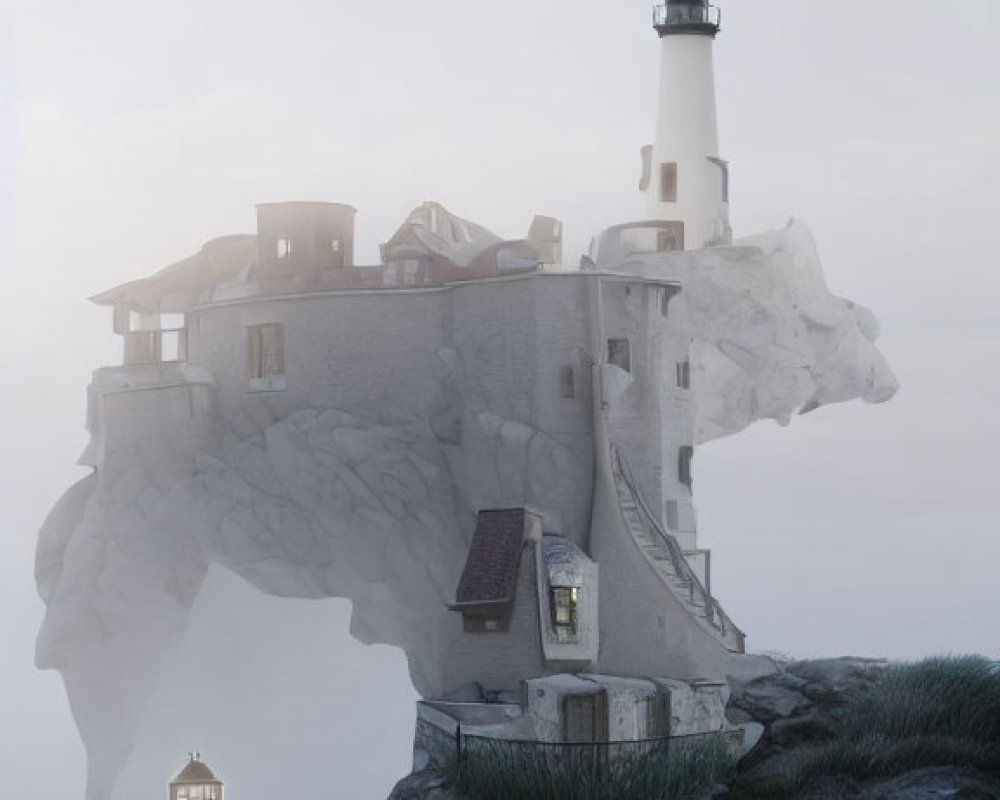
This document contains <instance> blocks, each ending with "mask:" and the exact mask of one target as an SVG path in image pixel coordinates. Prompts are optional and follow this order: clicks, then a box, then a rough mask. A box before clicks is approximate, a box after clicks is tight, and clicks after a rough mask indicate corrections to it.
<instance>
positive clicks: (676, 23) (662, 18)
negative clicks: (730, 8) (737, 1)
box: [653, 2, 722, 33]
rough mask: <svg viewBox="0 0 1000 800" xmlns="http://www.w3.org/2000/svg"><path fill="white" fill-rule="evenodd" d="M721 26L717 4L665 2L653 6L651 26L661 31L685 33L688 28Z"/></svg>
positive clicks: (714, 29) (720, 16)
mask: <svg viewBox="0 0 1000 800" xmlns="http://www.w3.org/2000/svg"><path fill="white" fill-rule="evenodd" d="M721 26H722V12H721V11H720V10H719V7H718V6H715V5H712V4H711V3H705V2H694V3H684V2H666V3H659V4H657V5H655V6H653V27H655V28H656V29H657V30H660V32H661V33H685V32H686V31H688V30H701V29H712V31H713V32H715V31H718V30H719V28H720V27H721Z"/></svg>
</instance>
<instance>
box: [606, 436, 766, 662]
mask: <svg viewBox="0 0 1000 800" xmlns="http://www.w3.org/2000/svg"><path fill="white" fill-rule="evenodd" d="M611 462H612V465H613V468H614V477H615V490H616V492H617V494H618V507H619V509H620V510H621V514H622V519H623V520H624V521H625V525H626V527H627V528H628V530H629V532H630V533H631V534H632V539H633V541H634V542H635V544H636V546H637V547H638V548H639V550H640V551H641V552H642V554H643V555H644V556H645V557H646V560H647V561H648V562H649V563H650V564H651V565H652V567H653V569H654V570H656V574H657V575H659V576H660V580H661V581H662V582H663V583H664V584H665V585H666V587H667V588H668V589H669V590H670V592H671V593H672V594H673V595H674V597H676V598H677V599H678V600H679V601H680V602H681V604H682V605H683V606H684V607H685V608H686V609H687V610H688V611H689V612H690V614H691V615H692V616H693V617H694V618H695V620H696V621H697V623H698V624H699V625H700V626H701V627H702V628H703V629H704V630H705V631H706V632H708V633H709V634H711V635H712V636H713V637H714V638H715V639H716V640H718V642H719V643H720V644H721V645H722V646H723V647H725V648H726V649H727V650H729V651H730V652H733V653H743V652H745V649H746V648H745V640H746V636H745V635H744V633H743V631H741V630H740V629H739V628H738V627H736V625H735V624H734V623H733V621H732V620H731V619H730V618H729V616H728V615H727V614H726V612H725V611H723V610H722V606H720V605H719V603H718V602H717V601H716V600H715V598H714V597H712V596H711V595H710V594H709V593H708V591H707V590H706V589H705V587H704V585H703V584H702V582H701V581H700V580H699V579H698V576H697V574H695V571H694V569H692V567H691V565H690V564H688V561H687V559H686V558H685V557H684V551H683V550H682V549H681V546H680V543H679V542H678V541H677V540H676V539H675V538H674V537H673V536H671V535H670V534H669V533H667V532H666V531H665V530H663V528H662V527H661V526H660V524H659V522H657V521H656V518H655V517H654V515H653V514H652V512H650V510H649V507H648V506H647V505H646V503H645V501H644V500H643V497H642V494H641V493H640V492H639V488H638V486H637V484H636V482H635V478H634V477H633V475H632V471H631V469H630V467H629V464H628V461H627V460H626V459H625V456H624V455H623V454H622V452H621V451H620V450H619V449H618V448H617V447H614V446H612V448H611Z"/></svg>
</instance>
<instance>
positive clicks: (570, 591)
mask: <svg viewBox="0 0 1000 800" xmlns="http://www.w3.org/2000/svg"><path fill="white" fill-rule="evenodd" d="M549 600H550V604H551V606H552V627H553V628H555V630H556V634H557V635H558V636H559V637H560V639H562V638H564V637H573V636H576V633H577V606H578V604H579V601H580V590H579V589H577V588H576V587H568V586H553V587H552V589H551V594H550V597H549Z"/></svg>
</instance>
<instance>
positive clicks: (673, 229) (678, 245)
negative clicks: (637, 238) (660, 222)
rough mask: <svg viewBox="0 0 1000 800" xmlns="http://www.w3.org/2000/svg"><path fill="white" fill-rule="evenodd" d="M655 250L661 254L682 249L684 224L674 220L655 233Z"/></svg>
mask: <svg viewBox="0 0 1000 800" xmlns="http://www.w3.org/2000/svg"><path fill="white" fill-rule="evenodd" d="M656 249H657V251H659V252H661V253H665V252H669V251H671V250H683V249H684V223H683V222H682V221H678V220H674V221H671V222H667V223H665V224H664V227H662V228H660V230H658V231H657V232H656Z"/></svg>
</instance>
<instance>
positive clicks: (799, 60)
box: [0, 0, 1000, 800]
mask: <svg viewBox="0 0 1000 800" xmlns="http://www.w3.org/2000/svg"><path fill="white" fill-rule="evenodd" d="M722 5H723V26H724V27H723V32H722V34H721V35H720V37H719V39H718V41H717V44H716V48H715V52H716V79H717V91H718V106H719V126H720V146H721V149H722V156H723V157H725V158H727V159H729V160H730V162H731V170H732V176H733V178H732V190H731V208H732V221H733V227H734V229H735V232H736V234H737V235H741V234H751V233H755V232H758V231H760V230H763V229H766V228H772V227H776V226H780V225H782V224H783V223H784V221H785V219H786V218H787V217H788V216H789V215H794V216H796V217H799V218H801V219H803V220H804V221H805V222H807V223H808V224H809V225H810V226H811V228H812V230H813V232H814V234H815V236H816V239H817V242H818V245H819V248H820V253H821V255H822V257H823V260H824V263H825V267H826V274H827V278H828V281H829V283H830V286H831V288H832V289H833V291H834V292H836V293H838V294H842V295H844V296H846V297H849V298H851V299H853V300H855V301H857V302H859V303H861V304H863V305H866V306H868V307H870V308H872V309H873V310H874V311H875V312H876V314H877V315H878V317H879V319H880V320H881V322H882V329H883V337H882V339H881V341H880V347H881V349H882V351H883V353H884V354H885V355H886V357H887V358H888V360H889V362H890V364H891V365H892V366H893V368H894V369H895V370H896V372H897V375H898V377H899V379H900V382H901V384H902V389H901V391H900V393H899V394H898V395H897V397H896V398H895V399H894V400H893V401H891V402H890V403H888V404H886V405H882V406H867V405H864V404H861V403H852V404H848V405H843V406H838V407H833V408H825V409H821V410H819V411H817V412H815V413H813V414H810V415H808V416H806V417H803V418H799V419H796V420H794V421H793V424H792V425H791V426H790V427H789V428H787V429H782V428H779V427H778V426H776V425H774V424H773V423H767V422H765V423H759V424H758V425H757V426H756V427H755V428H753V429H751V430H749V431H747V432H745V433H743V434H740V435H739V436H737V437H734V438H731V439H726V440H723V441H719V442H714V443H712V444H709V445H707V446H705V447H703V448H700V449H699V452H698V455H697V458H696V461H695V489H696V501H697V504H698V508H699V513H700V530H701V543H702V546H706V547H711V548H713V550H714V555H713V566H714V575H713V588H714V589H715V590H716V593H717V595H718V596H719V598H720V599H721V601H722V603H723V605H724V606H725V607H726V608H727V610H728V611H729V612H730V613H731V615H732V616H733V618H734V619H735V620H736V621H737V622H738V623H739V624H740V625H741V626H742V627H744V629H745V630H746V631H747V633H748V635H749V640H748V645H749V647H750V648H751V649H753V650H780V651H784V652H787V653H791V654H800V655H824V654H825V655H842V654H848V653H850V654H862V655H880V656H888V657H891V658H916V657H919V656H922V655H927V654H933V653H944V652H956V653H958V652H982V653H986V654H988V655H991V656H993V657H995V658H1000V635H998V634H997V633H996V630H997V624H996V620H997V619H998V617H1000V590H998V588H997V577H996V573H997V564H998V562H1000V524H998V523H1000V480H998V479H1000V468H998V453H1000V410H998V409H1000V369H998V366H1000V323H998V320H1000V313H998V311H997V298H998V295H1000V278H998V277H997V274H998V267H997V257H996V251H997V246H996V245H995V244H994V241H993V240H994V239H995V232H996V230H997V227H998V221H997V216H998V215H997V212H998V210H1000V203H998V201H997V199H996V187H997V186H998V185H1000V156H998V152H997V150H998V148H997V142H1000V103H998V89H997V85H996V81H997V75H998V74H1000V56H998V55H997V48H996V44H995V41H994V40H995V36H996V33H997V31H998V30H1000V5H998V4H997V3H996V0H968V2H964V3H961V4H942V3H940V2H936V1H935V2H932V1H931V0H878V1H877V2H861V1H860V0H840V2H836V3H834V2H825V3H819V2H815V0H806V2H803V0H752V2H751V0H740V2H737V0H728V1H727V0H722ZM657 54H658V46H657V42H656V37H655V34H654V33H653V31H652V30H651V29H650V25H649V3H648V2H647V0H627V1H626V0H614V2H612V0H580V1H578V2H569V0H531V2H528V0H507V2H504V3H496V4H484V3H472V2H468V0H426V1H425V2H420V3H414V2H403V1H402V0H384V2H380V3H371V2H365V0H336V2H330V1H329V0H324V2H320V1H319V0H285V2H283V3H280V4H279V3H265V2H260V1H259V0H248V1H247V2H240V3H237V2H233V0H199V1H198V2H195V0H173V1H172V2H170V3H167V2H161V0H153V1H152V2H142V3H136V2H124V0H102V1H100V2H98V3H79V2H70V0H34V2H32V3H30V4H29V3H26V2H19V1H18V0H0V274H2V284H0V285H2V288H3V292H2V293H0V303H2V315H3V316H2V318H3V319H4V321H5V323H6V325H5V335H4V336H3V337H0V357H2V363H3V365H4V366H5V370H6V375H7V380H6V382H5V388H6V391H5V392H4V393H3V394H2V399H0V413H2V415H3V416H2V419H3V420H4V432H5V434H6V435H5V437H4V438H5V449H4V458H3V459H2V462H0V463H2V470H3V472H2V479H3V485H4V489H5V491H4V501H3V504H2V506H0V515H2V528H0V532H2V536H0V547H2V549H0V578H2V580H0V641H2V643H3V647H2V649H0V686H2V687H3V688H0V745H2V746H0V774H3V775H4V776H5V781H7V782H8V787H9V789H5V791H8V790H9V793H10V794H11V796H14V795H16V794H19V793H27V792H28V790H29V789H30V790H31V791H32V792H33V793H34V794H33V795H32V796H37V797H40V798H53V799H55V798H72V797H78V796H81V794H82V788H83V769H84V759H83V754H82V748H81V746H80V744H79V740H78V737H77V735H76V732H75V730H74V728H73V725H72V720H71V717H70V715H69V709H68V707H67V704H66V702H65V696H64V694H63V692H62V688H61V683H60V681H59V679H58V676H57V675H55V674H54V673H39V672H36V671H34V669H33V667H32V663H31V659H32V648H33V638H34V633H35V631H36V629H37V627H38V624H39V621H40V618H41V614H42V606H41V603H40V602H39V600H38V599H37V595H36V594H35V592H34V586H33V577H32V568H33V567H32V558H33V548H34V537H35V533H36V530H37V528H38V526H39V524H40V522H41V520H42V518H43V516H44V514H45V512H46V511H47V510H48V508H49V507H51V505H52V503H53V502H54V501H55V499H56V498H57V497H58V495H59V494H60V493H61V492H62V491H63V490H64V489H65V488H66V487H67V486H68V485H70V484H71V483H72V482H73V481H75V480H78V479H79V478H80V477H82V476H83V475H84V474H85V473H84V471H83V470H82V469H81V468H80V467H76V466H74V464H75V461H76V459H77V457H78V456H79V454H80V452H81V451H82V450H83V448H84V446H85V444H86V433H85V431H84V429H83V422H84V410H85V387H86V385H87V383H88V381H89V375H90V372H91V371H92V370H93V369H95V368H96V367H98V366H100V365H103V364H111V363H116V362H117V360H118V359H119V358H120V344H119V342H118V341H117V337H115V336H113V335H112V333H111V320H110V315H109V313H108V312H107V310H106V309H98V308H97V307H95V306H92V305H91V304H89V303H87V302H86V298H87V297H88V296H90V295H93V294H95V293H97V292H98V291H100V290H103V289H106V288H108V287H110V286H113V285H115V284H118V283H121V282H123V281H126V280H130V279H132V278H136V277H140V276H143V275H146V274H149V273H151V272H153V271H155V270H156V269H159V268H161V267H163V266H165V265H167V264H169V263H172V262H173V261H176V260H178V259H180V258H183V257H185V256H187V255H189V254H191V253H193V252H195V251H197V250H198V249H199V248H200V246H201V244H202V243H203V242H204V241H206V240H207V239H209V238H213V237H216V236H220V235H223V234H228V233H238V232H252V230H253V226H254V204H255V203H258V202H266V201H277V200H289V199H316V200H331V201H340V202H347V203H350V204H352V205H354V206H356V207H357V208H358V209H359V213H358V219H357V238H358V242H357V256H358V261H359V262H360V263H374V262H375V261H377V246H378V244H379V243H380V242H382V241H385V240H386V239H387V238H388V237H389V236H390V235H391V233H392V232H393V231H394V230H395V228H396V226H397V225H398V224H399V223H400V222H401V221H402V220H403V218H404V217H405V215H406V213H407V212H408V211H409V210H410V209H411V208H412V207H414V206H416V205H417V204H419V203H420V202H422V201H423V200H430V199H434V200H438V201H440V202H442V203H443V204H444V205H445V206H446V207H448V208H449V209H451V210H452V211H454V212H456V213H458V214H460V215H462V216H465V217H468V218H470V219H472V220H474V221H476V222H479V223H481V224H483V225H485V226H486V227H488V228H490V229H492V230H494V231H495V232H497V233H498V234H500V235H501V236H503V237H505V238H518V237H520V236H523V235H524V233H525V232H526V231H527V228H528V225H529V224H530V221H531V218H532V216H533V215H534V214H538V213H545V214H551V215H552V216H555V217H557V218H560V219H562V220H563V221H564V222H565V225H566V235H567V246H566V254H567V259H568V260H575V259H576V258H577V257H578V254H579V253H580V252H582V250H583V249H584V248H585V247H586V244H587V242H588V241H589V238H590V236H591V235H593V234H594V233H596V232H597V231H598V230H599V229H601V228H603V227H605V226H607V225H610V224H614V223H618V222H621V221H624V220H629V219H636V218H641V217H642V216H643V215H644V209H643V198H642V196H641V195H640V194H639V192H638V191H637V183H638V179H639V157H638V152H639V147H640V146H641V145H643V144H646V143H647V142H648V141H650V139H651V137H652V132H653V120H654V113H655V98H656V87H657V81H658V76H657V68H658V66H657V65H658V55H657ZM262 602H263V601H262ZM304 613H305V612H304ZM330 619H331V620H332V622H331V630H334V629H336V625H340V628H339V629H338V630H339V631H340V632H339V633H338V634H337V635H338V636H339V637H340V638H339V639H332V640H331V642H330V643H329V644H328V646H327V645H323V647H326V649H325V650H323V649H322V647H321V646H320V645H317V650H316V651H315V652H313V653H312V654H311V657H315V658H316V659H326V661H323V662H322V663H324V664H328V665H329V668H330V669H331V670H334V669H335V668H336V667H337V663H338V662H337V659H334V658H331V656H330V654H331V653H336V652H338V651H339V652H342V653H343V654H344V657H343V663H342V666H343V669H344V670H345V671H347V672H349V673H350V674H351V676H352V680H355V681H358V682H360V687H361V688H359V684H358V683H355V684H354V685H353V686H352V688H351V689H350V690H346V689H344V688H342V687H339V686H338V685H337V684H338V678H341V679H342V676H338V675H335V674H329V673H324V674H323V675H322V676H319V675H315V676H313V677H311V678H307V677H300V678H299V679H300V680H303V681H307V680H311V681H313V682H312V683H309V684H308V685H310V686H316V687H325V689H326V690H327V691H328V692H330V694H329V695H326V696H325V699H324V700H323V702H324V703H327V704H329V705H330V707H331V708H335V707H344V706H345V704H346V703H347V694H346V693H347V692H348V691H349V692H350V695H351V696H359V695H360V696H364V695H365V694H366V692H370V693H371V695H372V696H373V698H374V700H373V703H372V714H371V718H372V721H371V725H372V726H373V729H374V728H377V725H378V724H383V725H384V726H385V731H387V733H385V734H384V738H385V739H386V740H387V744H386V748H387V751H386V752H385V754H384V755H383V754H378V755H373V754H372V752H371V750H370V749H368V748H362V747H361V746H360V745H359V746H358V747H357V749H356V750H354V751H352V750H351V746H352V745H351V741H350V739H347V740H339V739H338V743H337V745H336V747H333V746H331V750H332V751H333V752H331V753H330V755H329V770H330V772H331V773H336V776H337V777H336V781H337V785H338V786H339V787H340V790H341V791H342V792H344V796H345V797H352V798H354V797H356V798H359V800H364V798H367V797H373V798H374V797H384V796H385V791H386V788H387V787H388V786H389V785H391V783H392V781H393V780H394V779H395V778H396V777H398V776H399V774H401V772H402V770H403V769H405V763H406V759H407V756H408V754H407V752H406V747H407V745H406V743H407V741H408V740H409V738H410V734H411V731H410V730H404V731H403V735H400V734H399V729H400V726H401V724H402V725H409V722H408V720H409V715H412V709H411V708H409V707H407V708H405V709H403V710H402V711H400V709H399V706H400V701H399V698H400V697H405V696H406V695H407V692H408V691H409V690H408V688H407V687H406V686H405V670H404V668H403V665H402V663H401V661H400V658H399V657H394V656H392V655H387V654H384V653H382V654H380V653H379V651H372V650H364V649H363V648H361V646H360V645H357V644H356V643H354V642H352V641H351V640H350V639H349V638H348V637H347V634H346V632H345V629H344V627H343V625H344V624H345V623H344V614H343V612H342V610H340V611H336V612H331V617H330ZM334 623H336V624H334ZM248 635H249V634H248ZM255 635H256V634H255ZM306 655H310V654H308V653H307V654H306ZM366 658H368V659H370V660H369V661H368V662H365V663H366V664H367V666H363V667H362V666H359V665H360V664H361V663H362V661H363V659H366ZM348 665H350V666H348ZM359 675H360V677H358V676H359ZM365 681H367V684H366V683H365ZM387 681H388V682H390V683H392V685H393V687H394V688H393V689H392V690H391V691H385V690H384V688H385V686H386V682H387ZM400 682H403V683H402V685H401V683H400ZM199 691H208V690H206V689H205V687H199ZM338 692H340V694H337V693H338ZM393 698H395V700H393ZM248 702H249V701H248ZM303 714H304V715H305V716H304V717H303V719H305V720H306V721H307V723H306V724H308V725H316V726H319V725H320V722H319V721H318V717H316V716H315V715H311V716H310V715H308V714H306V712H305V711H303ZM256 719H258V720H259V719H260V718H259V717H258V718H256ZM401 720H402V721H403V722H402V723H401ZM260 728H261V731H260V735H259V736H258V739H257V740H256V741H258V743H259V744H260V746H262V747H264V746H265V745H266V746H268V747H270V748H271V749H272V750H273V751H274V752H282V751H281V748H282V747H283V746H284V745H283V738H282V729H281V725H275V726H274V727H273V728H270V727H269V726H268V725H266V724H263V723H260ZM269 730H270V732H269ZM376 733H377V731H376ZM316 734H317V736H318V737H322V736H323V735H325V734H323V732H322V731H321V730H319V729H318V728H317V730H316ZM373 735H374V734H373ZM268 736H271V737H272V740H271V741H270V744H268V741H269V740H268V738H267V737H268ZM362 738H363V737H358V741H359V742H360V741H361V740H362ZM366 741H367V740H366ZM191 746H192V747H194V746H198V742H192V743H191ZM209 755H210V754H209ZM176 757H177V758H182V757H183V753H177V754H176ZM282 757H287V758H289V759H290V760H291V762H292V763H304V761H305V759H312V761H313V762H315V760H316V756H315V753H300V754H298V756H297V755H295V754H290V755H289V754H284V753H283V754H282ZM296 758H298V759H299V761H298V762H296ZM373 758H384V759H385V763H386V764H387V765H389V766H388V767H387V769H388V771H389V773H390V774H388V775H386V777H385V783H384V785H383V786H380V787H375V788H373V786H372V783H371V780H370V777H366V773H365V771H364V770H365V768H366V764H370V763H371V760H372V759H373ZM209 760H210V761H211V758H210V759H209ZM176 766H178V764H177V763H174V762H171V763H169V764H167V767H166V772H164V774H163V775H162V776H160V775H151V776H150V778H149V779H150V785H151V789H150V794H151V796H156V792H160V791H164V786H165V783H166V780H167V779H168V778H169V777H170V775H169V771H170V770H172V769H173V768H175V767H176ZM53 767H58V768H57V769H54V768H53ZM316 781H318V778H317V777H316V774H315V771H314V772H311V773H310V774H309V776H308V777H303V778H302V784H301V785H300V786H299V785H296V789H297V791H300V792H302V793H309V794H312V795H314V796H334V795H333V793H332V792H331V791H330V788H329V787H325V786H322V785H319V784H318V783H316ZM15 790H18V791H15ZM324 790H325V791H326V794H325V795H323V794H318V793H319V792H321V791H324ZM379 792H381V794H379ZM257 796H258V795H255V794H254V787H252V786H245V787H242V788H241V790H240V796H236V793H235V792H234V793H233V794H232V797H233V800H256V797H257Z"/></svg>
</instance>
